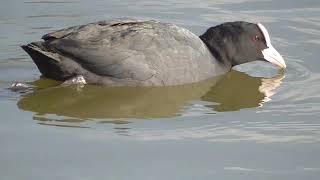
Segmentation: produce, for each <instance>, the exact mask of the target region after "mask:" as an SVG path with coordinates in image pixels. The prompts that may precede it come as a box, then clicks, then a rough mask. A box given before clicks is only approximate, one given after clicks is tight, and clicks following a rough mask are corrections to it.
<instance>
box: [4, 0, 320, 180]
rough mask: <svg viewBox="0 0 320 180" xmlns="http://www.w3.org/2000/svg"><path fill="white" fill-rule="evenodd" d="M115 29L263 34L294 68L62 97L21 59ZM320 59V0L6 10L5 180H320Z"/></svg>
mask: <svg viewBox="0 0 320 180" xmlns="http://www.w3.org/2000/svg"><path fill="white" fill-rule="evenodd" d="M115 17H135V18H141V19H156V20H161V21H165V22H172V23H175V24H178V25H180V26H183V27H186V28H188V29H190V30H191V31H192V32H194V33H195V34H201V33H203V32H204V31H205V30H206V29H207V28H208V27H210V26H215V25H217V24H219V23H222V22H226V21H235V20H244V21H251V22H261V23H263V24H264V25H265V26H266V27H267V28H268V30H269V33H270V34H271V37H272V43H273V45H274V46H275V47H276V48H277V49H278V51H279V52H280V53H281V54H282V55H283V56H284V58H285V60H286V62H287V66H288V68H287V70H286V71H285V72H282V71H278V70H277V69H276V68H275V67H273V66H271V65H269V64H266V63H251V64H248V65H242V66H239V67H236V68H235V69H234V70H233V71H231V72H230V73H228V74H226V75H224V76H222V77H219V78H215V79H211V80H208V81H205V82H200V83H196V84H191V85H185V86H178V87H162V88H110V87H97V86H85V87H73V86H71V87H59V86H56V85H57V83H58V82H54V81H50V80H47V79H41V78H40V73H39V71H38V69H37V68H36V66H35V65H34V64H33V63H32V60H31V59H30V58H29V56H28V55H27V54H26V53H25V52H23V50H22V49H21V48H20V47H19V46H20V45H22V44H25V43H28V42H31V41H35V40H38V39H40V37H41V36H42V35H43V34H45V33H48V32H51V31H54V30H57V29H59V28H64V27H67V26H72V25H79V24H84V23H89V22H92V21H98V20H104V19H111V18H115ZM319 47H320V1H319V0H304V1H300V0H202V1H194V0H188V1H187V0H177V1H173V0H159V1H149V0H148V1H147V0H142V1H133V0H123V1H116V0H90V1H89V0H1V3H0V179H1V180H13V179H14V180H20V179H21V180H25V179H32V180H37V179H48V180H51V179H52V180H55V179H59V180H79V179H85V180H91V179H112V180H126V179H130V180H135V179H136V180H141V179H148V180H151V179H152V180H153V179H159V180H160V179H161V180H163V179H174V180H178V179H181V180H182V179H183V180H187V179H190V180H194V179H202V180H204V179H223V180H224V179H225V180H231V179H232V180H233V179H234V180H240V179H245V180H251V179H252V180H257V179H261V180H262V179H263V180H269V179H279V180H280V179H281V180H298V179H299V180H300V179H303V180H318V179H320V155H319V152H320V66H319V56H320V52H319V50H320V48H319ZM13 82H24V83H29V84H32V85H34V88H33V89H29V90H26V91H17V92H15V91H11V90H9V89H8V87H9V86H10V85H11V84H12V83H13Z"/></svg>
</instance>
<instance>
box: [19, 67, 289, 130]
mask: <svg viewBox="0 0 320 180" xmlns="http://www.w3.org/2000/svg"><path fill="white" fill-rule="evenodd" d="M283 78H284V75H283V74H279V75H277V76H275V77H273V78H260V77H251V76H249V75H247V74H245V73H242V72H238V71H235V70H233V71H231V72H230V73H228V74H226V75H224V76H221V77H218V78H214V79H210V80H207V81H203V82H199V83H195V84H189V85H182V86H175V87H126V88H124V87H103V86H91V85H87V86H84V87H81V88H79V87H77V86H69V87H62V86H55V87H47V88H43V87H42V88H40V89H39V90H35V91H34V92H30V93H27V94H25V95H24V96H23V97H22V98H21V99H20V100H19V102H18V104H17V105H18V107H19V108H20V109H23V110H26V111H32V112H35V113H36V114H35V119H36V120H39V122H40V123H47V122H53V123H54V122H55V121H59V123H63V122H65V123H69V124H70V123H75V124H76V123H79V122H83V121H86V120H90V119H111V120H110V121H101V122H109V123H114V124H118V123H120V124H121V123H122V124H123V123H128V122H127V121H125V120H122V119H123V118H164V117H173V116H179V115H182V113H183V111H182V109H183V108H184V107H185V106H186V105H187V104H188V103H195V102H199V101H206V102H209V104H210V103H211V104H214V105H206V108H208V107H209V108H211V110H212V112H224V111H237V110H240V109H243V108H252V107H259V106H262V104H263V103H264V102H266V101H268V100H270V97H271V96H272V95H273V91H272V90H274V89H275V88H277V87H278V86H279V85H280V84H281V81H282V79H283ZM43 83H44V82H43V80H40V81H39V82H37V84H38V85H37V86H38V87H41V86H45V85H43ZM52 114H53V115H57V116H58V117H63V118H61V119H60V120H56V119H52V118H49V117H50V116H51V115H52ZM66 117H68V118H66ZM114 119H116V120H114ZM117 119H121V120H117ZM60 125H61V124H60Z"/></svg>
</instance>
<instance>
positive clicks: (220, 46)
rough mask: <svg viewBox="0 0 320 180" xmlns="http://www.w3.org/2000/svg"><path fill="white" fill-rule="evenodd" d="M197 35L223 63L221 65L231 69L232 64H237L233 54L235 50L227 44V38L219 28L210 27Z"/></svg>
mask: <svg viewBox="0 0 320 180" xmlns="http://www.w3.org/2000/svg"><path fill="white" fill-rule="evenodd" d="M199 37H200V39H201V40H202V41H203V42H204V44H205V45H206V46H207V48H208V49H209V50H210V52H211V54H212V55H213V56H214V57H215V59H217V61H218V62H219V63H221V64H223V66H225V67H227V68H229V69H231V68H232V67H233V66H235V65H237V63H236V62H237V60H236V56H235V55H234V54H235V50H234V49H233V46H230V45H228V39H226V38H225V36H224V35H223V34H222V33H221V31H220V29H219V28H215V27H213V28H210V29H208V30H207V32H205V33H204V34H202V35H201V36H199ZM232 52H233V53H232Z"/></svg>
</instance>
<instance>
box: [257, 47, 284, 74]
mask: <svg viewBox="0 0 320 180" xmlns="http://www.w3.org/2000/svg"><path fill="white" fill-rule="evenodd" d="M262 54H263V58H264V59H265V60H267V61H269V62H270V63H272V64H275V65H277V66H279V67H281V68H283V69H285V68H286V67H287V66H286V63H285V62H284V59H283V58H282V56H281V55H280V54H279V53H278V51H277V50H276V49H275V48H274V47H272V46H270V47H268V48H267V49H264V50H262Z"/></svg>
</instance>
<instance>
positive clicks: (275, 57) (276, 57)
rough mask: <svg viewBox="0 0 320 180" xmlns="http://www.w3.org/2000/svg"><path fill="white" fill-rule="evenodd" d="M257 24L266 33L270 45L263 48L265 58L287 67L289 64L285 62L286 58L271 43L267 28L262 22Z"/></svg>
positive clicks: (267, 42)
mask: <svg viewBox="0 0 320 180" xmlns="http://www.w3.org/2000/svg"><path fill="white" fill-rule="evenodd" d="M257 25H258V27H259V28H260V30H261V32H262V34H263V35H264V38H265V40H266V44H267V47H268V48H266V49H264V50H262V54H263V58H264V59H265V60H267V61H268V62H270V63H272V64H275V65H277V66H279V67H281V68H283V69H284V68H286V67H287V66H286V63H285V62H284V59H283V58H282V56H281V55H280V53H278V51H277V50H276V49H275V48H274V47H273V46H272V45H271V39H270V36H269V33H268V31H267V29H266V28H265V27H264V26H263V25H262V24H261V23H258V24H257Z"/></svg>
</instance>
